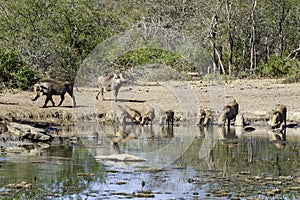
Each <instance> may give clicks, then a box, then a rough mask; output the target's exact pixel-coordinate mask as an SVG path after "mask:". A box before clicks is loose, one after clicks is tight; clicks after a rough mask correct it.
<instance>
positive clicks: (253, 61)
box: [250, 0, 256, 73]
mask: <svg viewBox="0 0 300 200" xmlns="http://www.w3.org/2000/svg"><path fill="white" fill-rule="evenodd" d="M255 7H256V0H254V2H253V6H252V11H251V23H252V25H251V56H250V57H251V60H250V70H251V71H252V73H255V69H256V47H255V31H256V30H255V27H256V25H255V20H254V11H255Z"/></svg>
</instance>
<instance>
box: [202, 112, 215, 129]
mask: <svg viewBox="0 0 300 200" xmlns="http://www.w3.org/2000/svg"><path fill="white" fill-rule="evenodd" d="M199 116H200V120H199V125H200V126H208V125H209V124H211V123H212V122H213V115H212V112H211V110H203V109H200V113H199Z"/></svg>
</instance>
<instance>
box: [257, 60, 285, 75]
mask: <svg viewBox="0 0 300 200" xmlns="http://www.w3.org/2000/svg"><path fill="white" fill-rule="evenodd" d="M262 73H263V75H265V76H268V77H275V78H282V77H283V76H284V75H287V73H288V69H287V68H286V66H285V61H284V60H283V59H282V58H278V57H275V56H274V57H271V58H270V59H269V61H268V62H267V63H265V64H264V65H263V66H262Z"/></svg>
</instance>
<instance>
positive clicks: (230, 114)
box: [218, 100, 239, 126]
mask: <svg viewBox="0 0 300 200" xmlns="http://www.w3.org/2000/svg"><path fill="white" fill-rule="evenodd" d="M238 112H239V104H238V103H237V102H236V100H233V101H230V102H229V103H228V104H227V105H226V106H225V107H224V109H223V111H222V113H221V115H220V117H219V121H218V124H219V125H223V126H224V125H225V123H226V121H227V126H230V120H233V119H235V117H236V116H237V114H238Z"/></svg>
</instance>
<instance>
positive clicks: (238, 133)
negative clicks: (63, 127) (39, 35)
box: [0, 123, 300, 199]
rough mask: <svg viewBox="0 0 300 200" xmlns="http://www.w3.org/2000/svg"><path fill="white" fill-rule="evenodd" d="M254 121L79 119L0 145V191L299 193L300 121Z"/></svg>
mask: <svg viewBox="0 0 300 200" xmlns="http://www.w3.org/2000/svg"><path fill="white" fill-rule="evenodd" d="M255 128H256V129H255V130H254V131H252V132H246V131H244V129H243V128H239V127H236V128H235V127H230V129H229V130H228V129H227V128H226V129H224V128H222V127H218V126H211V127H209V128H200V127H198V126H186V127H185V126H180V127H176V126H174V127H173V128H167V127H164V128H162V127H160V126H153V127H152V128H151V127H150V126H148V127H139V126H133V127H130V128H129V129H128V130H127V133H126V134H124V133H122V131H120V130H122V128H120V127H117V126H109V125H105V126H100V125H94V124H88V123H85V124H78V125H77V126H76V127H74V128H73V129H70V130H69V131H71V132H73V133H74V134H75V135H76V136H77V137H74V138H70V139H69V140H68V141H65V140H64V141H61V140H59V139H57V140H55V141H53V142H52V143H51V145H45V144H43V145H42V144H36V145H34V146H27V147H26V148H25V151H22V152H7V151H5V152H4V151H2V152H1V154H0V198H4V199H128V198H129V199H141V198H153V199H266V198H268V199H298V198H299V196H300V195H299V192H300V164H299V163H300V162H299V154H300V137H299V136H298V135H299V134H297V132H298V129H297V128H293V129H291V128H288V129H287V130H286V137H284V136H283V135H282V134H280V133H274V132H271V131H270V130H269V129H268V128H267V127H266V126H258V127H255ZM120 155H124V156H123V157H122V156H120ZM130 156H132V157H130Z"/></svg>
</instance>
